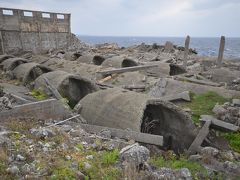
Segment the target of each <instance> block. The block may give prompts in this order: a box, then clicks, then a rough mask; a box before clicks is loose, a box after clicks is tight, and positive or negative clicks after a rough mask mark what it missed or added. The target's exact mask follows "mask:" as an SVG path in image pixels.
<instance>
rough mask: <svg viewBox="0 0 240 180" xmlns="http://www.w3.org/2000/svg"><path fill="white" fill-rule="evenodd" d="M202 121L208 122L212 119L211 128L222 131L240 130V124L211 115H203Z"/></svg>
mask: <svg viewBox="0 0 240 180" xmlns="http://www.w3.org/2000/svg"><path fill="white" fill-rule="evenodd" d="M200 121H203V122H206V121H211V122H212V124H211V128H214V129H217V130H220V131H233V132H236V131H238V130H239V126H235V125H234V124H230V123H227V122H224V121H221V120H218V119H216V118H214V117H213V116H210V115H201V118H200Z"/></svg>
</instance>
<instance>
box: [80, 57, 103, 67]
mask: <svg viewBox="0 0 240 180" xmlns="http://www.w3.org/2000/svg"><path fill="white" fill-rule="evenodd" d="M77 61H78V62H80V63H86V64H94V65H98V66H100V65H101V64H102V63H103V62H104V61H105V57H103V56H101V55H83V56H80V57H79V58H78V59H77Z"/></svg>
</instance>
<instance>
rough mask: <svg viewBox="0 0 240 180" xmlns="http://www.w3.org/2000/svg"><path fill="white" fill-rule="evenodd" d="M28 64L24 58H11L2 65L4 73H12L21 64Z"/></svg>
mask: <svg viewBox="0 0 240 180" xmlns="http://www.w3.org/2000/svg"><path fill="white" fill-rule="evenodd" d="M27 62H28V60H27V59H23V58H9V59H6V60H4V61H3V62H2V63H1V65H2V66H3V70H4V71H12V70H14V69H15V68H16V67H17V66H19V65H20V64H23V63H27Z"/></svg>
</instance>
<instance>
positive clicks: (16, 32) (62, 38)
mask: <svg viewBox="0 0 240 180" xmlns="http://www.w3.org/2000/svg"><path fill="white" fill-rule="evenodd" d="M71 38H72V35H71V29H70V14H62V13H50V12H41V11H29V10H20V9H9V8H0V54H3V53H13V52H16V51H20V50H21V51H33V52H35V53H39V52H44V51H47V50H49V49H51V48H66V47H68V44H69V42H70V41H71Z"/></svg>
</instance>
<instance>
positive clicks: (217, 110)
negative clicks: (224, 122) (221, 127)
mask: <svg viewBox="0 0 240 180" xmlns="http://www.w3.org/2000/svg"><path fill="white" fill-rule="evenodd" d="M212 111H213V112H214V113H215V114H216V115H217V116H218V117H221V116H222V115H225V114H226V112H227V110H226V109H224V108H223V107H222V106H220V105H215V106H214V108H213V110H212Z"/></svg>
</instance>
